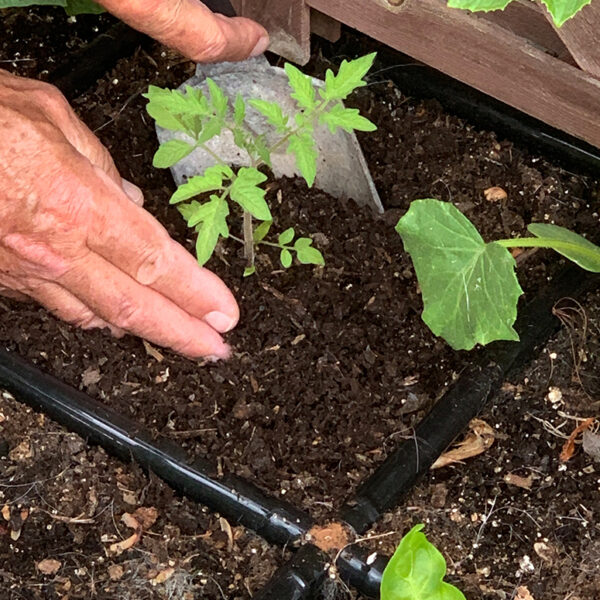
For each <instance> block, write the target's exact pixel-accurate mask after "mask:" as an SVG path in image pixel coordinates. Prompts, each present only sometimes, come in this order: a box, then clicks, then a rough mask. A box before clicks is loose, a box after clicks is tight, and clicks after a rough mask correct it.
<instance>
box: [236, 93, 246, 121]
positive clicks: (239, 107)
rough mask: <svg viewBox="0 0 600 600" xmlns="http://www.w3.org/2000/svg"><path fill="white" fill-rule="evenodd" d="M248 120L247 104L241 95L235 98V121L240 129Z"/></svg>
mask: <svg viewBox="0 0 600 600" xmlns="http://www.w3.org/2000/svg"><path fill="white" fill-rule="evenodd" d="M245 119H246V103H245V102H244V99H243V98H242V96H241V95H240V94H238V95H237V96H236V97H235V105H234V109H233V120H234V122H235V124H236V125H237V126H238V127H240V126H241V125H242V124H243V123H244V120H245Z"/></svg>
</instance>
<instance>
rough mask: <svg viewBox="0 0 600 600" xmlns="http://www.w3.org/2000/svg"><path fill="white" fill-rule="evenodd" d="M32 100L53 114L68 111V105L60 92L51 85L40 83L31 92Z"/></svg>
mask: <svg viewBox="0 0 600 600" xmlns="http://www.w3.org/2000/svg"><path fill="white" fill-rule="evenodd" d="M31 97H32V99H33V100H34V101H35V102H36V103H37V104H38V105H40V106H41V107H42V108H44V109H46V110H47V111H49V112H53V113H62V112H64V111H68V110H70V105H69V102H68V101H67V99H66V98H65V97H64V96H63V94H62V92H61V91H60V90H59V89H58V88H57V87H54V86H53V85H50V84H48V83H40V84H39V87H38V88H37V89H36V90H34V91H33V92H32V96H31Z"/></svg>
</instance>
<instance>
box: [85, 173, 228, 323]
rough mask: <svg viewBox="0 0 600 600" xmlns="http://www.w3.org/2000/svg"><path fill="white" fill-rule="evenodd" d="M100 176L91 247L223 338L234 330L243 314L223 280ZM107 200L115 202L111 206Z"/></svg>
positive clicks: (105, 176)
mask: <svg viewBox="0 0 600 600" xmlns="http://www.w3.org/2000/svg"><path fill="white" fill-rule="evenodd" d="M95 170H96V172H97V174H98V177H99V183H100V184H101V185H99V186H96V188H95V190H94V198H95V200H96V201H95V202H94V211H93V212H94V215H95V216H94V218H93V219H91V223H89V225H88V236H87V245H88V247H89V248H90V249H91V250H93V251H94V252H96V253H97V254H99V255H100V256H102V257H103V258H105V259H106V260H108V261H109V262H110V263H112V264H113V265H114V266H116V267H117V268H119V269H120V270H121V271H123V272H125V273H127V274H128V275H129V276H130V277H132V278H133V279H135V280H136V281H137V282H138V283H140V284H142V285H145V286H148V287H150V288H151V289H153V290H155V291H156V292H158V293H160V294H162V295H163V296H165V297H167V298H169V299H170V300H172V301H173V302H174V303H175V304H176V305H178V306H179V307H180V308H182V309H183V310H185V311H186V312H187V313H189V314H190V315H192V316H194V317H198V318H201V319H203V320H205V321H206V322H207V323H208V324H209V325H210V326H211V327H213V328H214V329H216V330H217V331H219V332H220V333H225V332H226V331H229V330H231V329H233V327H235V325H236V324H237V322H238V319H239V308H238V305H237V302H236V301H235V298H234V297H233V294H232V293H231V292H230V291H229V289H228V288H227V286H226V285H225V284H224V283H223V282H222V281H221V279H220V278H219V277H217V276H216V275H215V274H213V273H211V272H210V271H209V270H208V269H204V268H201V267H200V266H199V265H198V263H197V262H196V260H195V258H194V257H193V256H192V255H191V254H190V253H189V252H188V251H187V250H185V249H184V248H183V247H182V246H180V245H179V244H178V243H177V242H175V241H174V240H172V239H171V238H170V237H169V234H168V233H167V231H166V229H165V228H164V227H163V226H162V225H161V224H160V223H159V222H158V221H157V220H156V219H155V218H154V217H152V215H150V213H148V212H147V211H146V210H144V209H143V208H140V207H139V206H137V205H135V204H134V203H132V202H131V201H129V200H128V198H127V196H126V195H125V194H124V193H123V191H122V189H121V188H120V186H118V185H116V184H115V183H114V182H113V181H112V180H111V179H110V178H109V177H108V176H107V175H106V174H105V173H104V172H103V171H101V170H100V169H97V168H96V169H95ZM106 197H111V198H112V200H113V201H112V202H111V203H109V204H107V202H106Z"/></svg>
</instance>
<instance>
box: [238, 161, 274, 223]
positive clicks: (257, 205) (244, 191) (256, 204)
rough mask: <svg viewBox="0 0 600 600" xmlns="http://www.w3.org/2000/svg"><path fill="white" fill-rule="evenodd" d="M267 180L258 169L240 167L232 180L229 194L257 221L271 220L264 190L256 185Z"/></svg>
mask: <svg viewBox="0 0 600 600" xmlns="http://www.w3.org/2000/svg"><path fill="white" fill-rule="evenodd" d="M266 180H267V177H266V175H263V174H262V173H261V172H260V171H259V170H258V169H254V168H252V167H242V168H241V169H240V170H239V171H238V173H237V177H236V178H235V179H234V180H233V183H232V185H231V189H230V191H229V195H230V196H231V199H232V200H234V201H235V202H237V203H238V204H239V205H240V206H241V207H242V208H243V209H244V210H246V211H248V212H249V213H250V214H251V215H252V216H253V217H254V218H255V219H258V220H259V221H272V220H273V217H272V216H271V211H270V210H269V205H268V204H267V202H266V201H265V195H266V191H265V190H264V189H262V188H260V187H258V186H259V185H260V184H261V183H264V182H265V181H266Z"/></svg>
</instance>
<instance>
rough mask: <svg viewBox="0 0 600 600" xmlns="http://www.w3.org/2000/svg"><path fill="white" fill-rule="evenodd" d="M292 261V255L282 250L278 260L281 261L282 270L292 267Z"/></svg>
mask: <svg viewBox="0 0 600 600" xmlns="http://www.w3.org/2000/svg"><path fill="white" fill-rule="evenodd" d="M292 259H293V257H292V253H291V252H290V251H289V250H287V249H286V248H284V249H283V250H282V251H281V254H280V256H279V260H280V261H281V264H282V265H283V268H284V269H289V268H290V267H291V266H292Z"/></svg>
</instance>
